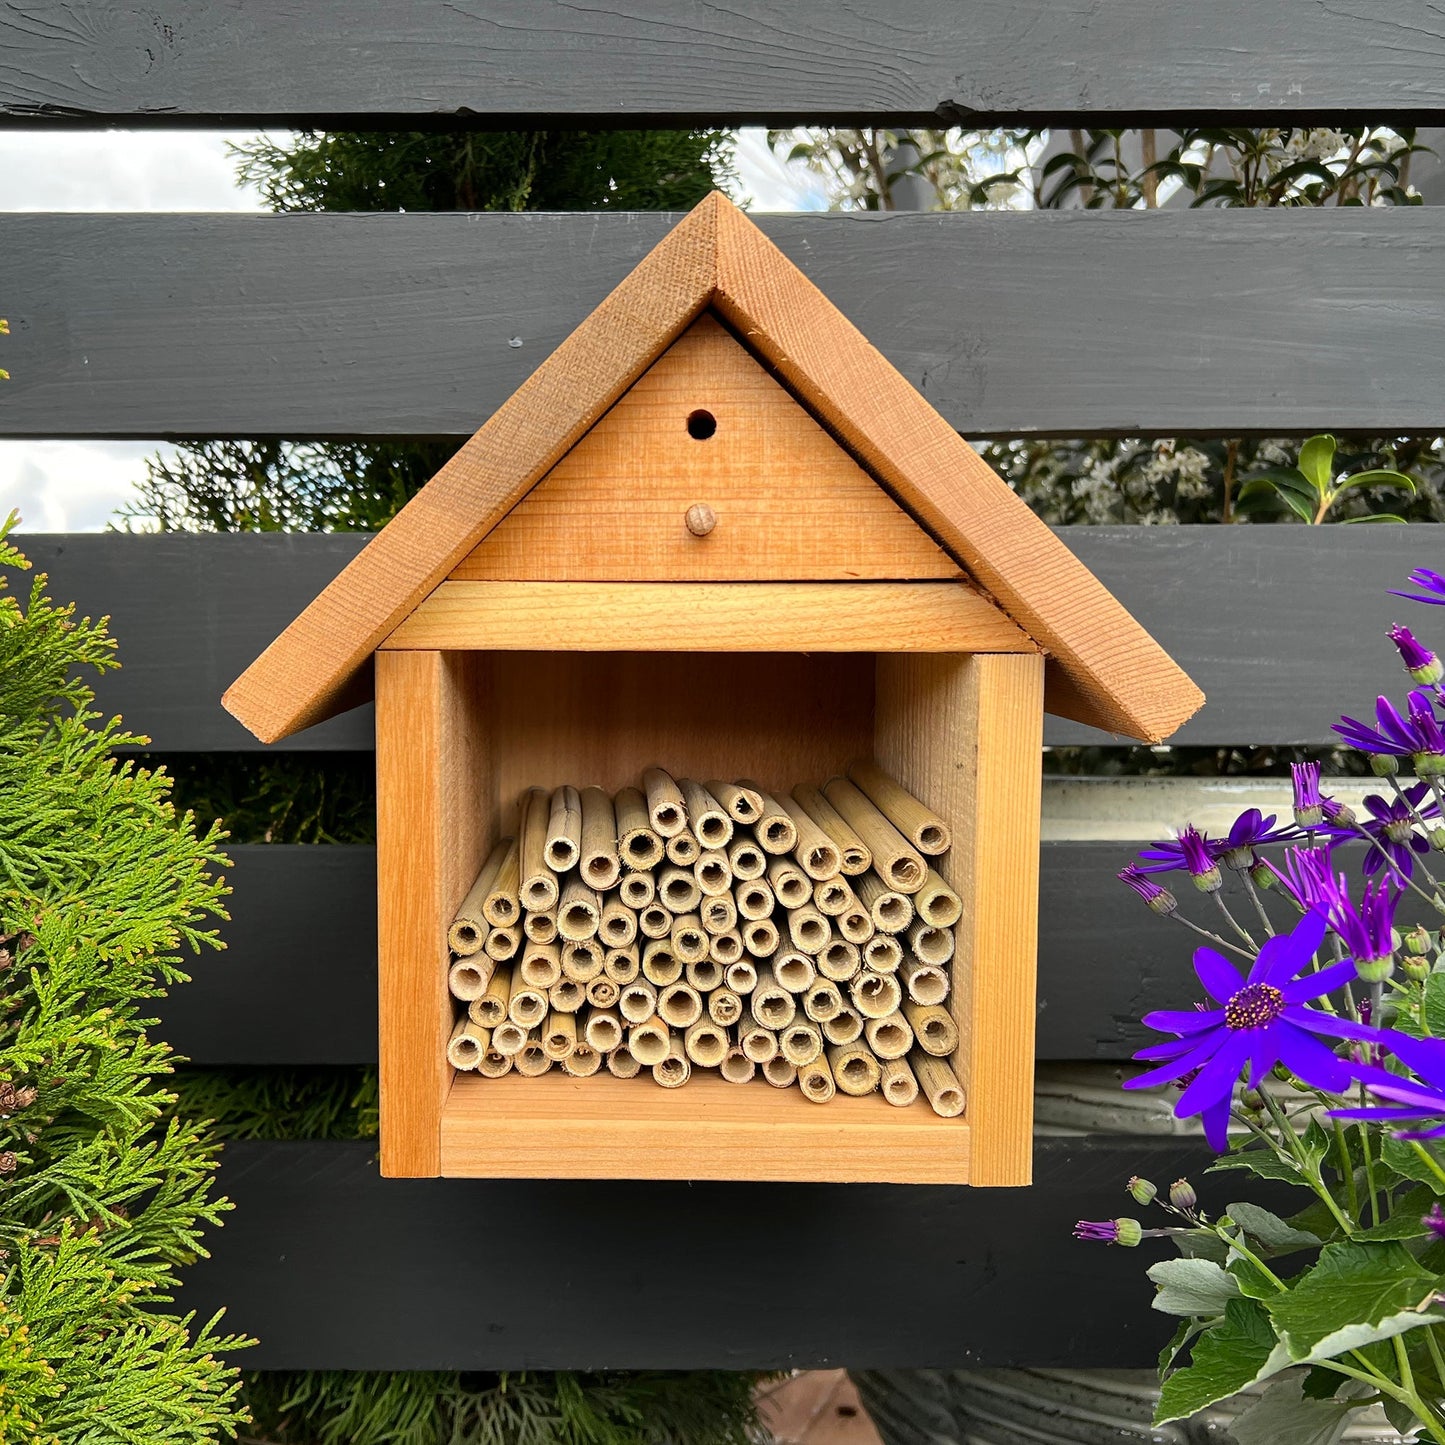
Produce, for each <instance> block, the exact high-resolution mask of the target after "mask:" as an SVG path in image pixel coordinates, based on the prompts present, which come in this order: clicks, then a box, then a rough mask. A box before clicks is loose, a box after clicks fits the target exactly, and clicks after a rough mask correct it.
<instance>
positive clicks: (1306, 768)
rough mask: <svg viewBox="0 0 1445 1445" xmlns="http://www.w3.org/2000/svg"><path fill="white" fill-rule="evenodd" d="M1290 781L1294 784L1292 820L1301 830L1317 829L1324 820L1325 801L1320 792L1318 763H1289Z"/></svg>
mask: <svg viewBox="0 0 1445 1445" xmlns="http://www.w3.org/2000/svg"><path fill="white" fill-rule="evenodd" d="M1289 774H1290V779H1291V781H1292V782H1293V784H1294V820H1295V823H1296V825H1297V826H1299V827H1301V828H1318V827H1319V825H1320V824H1321V823H1323V822H1324V820H1325V800H1324V795H1323V794H1322V793H1321V792H1320V765H1319V764H1318V763H1291V764H1290V765H1289Z"/></svg>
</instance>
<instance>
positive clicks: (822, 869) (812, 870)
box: [780, 798, 843, 883]
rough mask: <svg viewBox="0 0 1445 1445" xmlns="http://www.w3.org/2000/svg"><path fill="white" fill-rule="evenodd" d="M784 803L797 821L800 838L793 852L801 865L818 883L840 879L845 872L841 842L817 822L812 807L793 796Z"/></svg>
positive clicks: (787, 810)
mask: <svg viewBox="0 0 1445 1445" xmlns="http://www.w3.org/2000/svg"><path fill="white" fill-rule="evenodd" d="M780 806H781V807H782V808H783V810H784V811H785V812H786V813H787V815H788V817H790V818H791V819H792V820H793V827H794V828H795V829H796V830H797V834H798V841H797V842H796V843H795V844H794V845H793V849H792V853H793V857H794V859H795V860H796V861H797V864H798V867H799V868H801V869H802V870H803V872H804V873H806V874H807V875H808V877H809V878H811V879H812V880H813V881H814V882H815V883H816V882H819V881H820V880H822V879H824V878H836V877H837V876H838V874H839V873H841V872H842V871H843V858H842V855H841V854H840V853H839V852H838V845H837V844H836V843H834V842H833V840H832V839H831V838H830V837H829V836H828V835H827V834H826V833H825V832H824V831H823V830H822V829H821V828H820V827H819V826H818V825H817V824H816V823H815V822H814V821H813V819H812V818H811V817H810V816H809V814H808V810H807V809H806V808H804V807H803V806H802V804H801V803H798V802H797V801H796V800H794V799H792V798H783V799H781V801H780Z"/></svg>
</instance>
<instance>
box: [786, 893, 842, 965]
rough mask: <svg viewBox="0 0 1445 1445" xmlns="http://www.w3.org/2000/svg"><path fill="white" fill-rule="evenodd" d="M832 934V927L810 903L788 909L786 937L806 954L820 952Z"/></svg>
mask: <svg viewBox="0 0 1445 1445" xmlns="http://www.w3.org/2000/svg"><path fill="white" fill-rule="evenodd" d="M832 936H833V927H832V925H831V924H830V923H829V922H828V920H827V919H826V918H824V917H823V915H822V914H821V913H819V912H818V910H817V909H816V908H814V907H813V905H812V904H811V903H805V904H804V905H803V906H802V907H801V908H790V909H789V910H788V937H789V938H791V939H792V940H793V947H794V948H800V949H802V951H803V952H804V953H806V954H815V953H821V952H822V951H823V949H824V948H826V947H827V945H828V940H829V939H830V938H832Z"/></svg>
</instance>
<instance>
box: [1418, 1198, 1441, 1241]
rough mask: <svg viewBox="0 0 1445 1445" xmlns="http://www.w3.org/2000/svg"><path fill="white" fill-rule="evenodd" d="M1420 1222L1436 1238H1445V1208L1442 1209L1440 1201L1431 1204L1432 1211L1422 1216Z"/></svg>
mask: <svg viewBox="0 0 1445 1445" xmlns="http://www.w3.org/2000/svg"><path fill="white" fill-rule="evenodd" d="M1420 1223H1421V1224H1423V1225H1424V1226H1425V1228H1426V1229H1428V1230H1429V1231H1430V1233H1431V1234H1433V1235H1434V1236H1435V1238H1436V1239H1445V1209H1441V1208H1440V1205H1439V1203H1438V1202H1437V1203H1435V1204H1432V1205H1431V1206H1430V1212H1429V1213H1428V1214H1426V1215H1423V1216H1422V1217H1421V1219H1420Z"/></svg>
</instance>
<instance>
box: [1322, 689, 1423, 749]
mask: <svg viewBox="0 0 1445 1445" xmlns="http://www.w3.org/2000/svg"><path fill="white" fill-rule="evenodd" d="M1375 724H1376V725H1375V726H1374V727H1371V726H1370V725H1369V723H1363V722H1361V721H1360V720H1359V719H1358V718H1353V717H1342V718H1341V719H1340V720H1339V722H1337V723H1335V724H1334V725H1333V728H1332V731H1334V732H1337V733H1339V735H1340V736H1341V737H1342V738H1343V739H1344V740H1345V741H1346V742H1347V743H1348V744H1349V745H1350V746H1351V747H1352V748H1358V749H1359V750H1360V751H1361V752H1362V753H1369V754H1371V755H1372V756H1374V757H1395V758H1407V757H1409V756H1410V754H1411V753H1413V752H1414V751H1415V748H1416V738H1415V733H1414V730H1413V729H1412V728H1411V726H1410V723H1409V721H1408V720H1407V719H1406V718H1403V717H1401V716H1400V712H1399V709H1398V708H1396V706H1395V704H1394V703H1392V702H1391V701H1390V699H1389V698H1387V697H1379V698H1376V699H1375Z"/></svg>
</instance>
